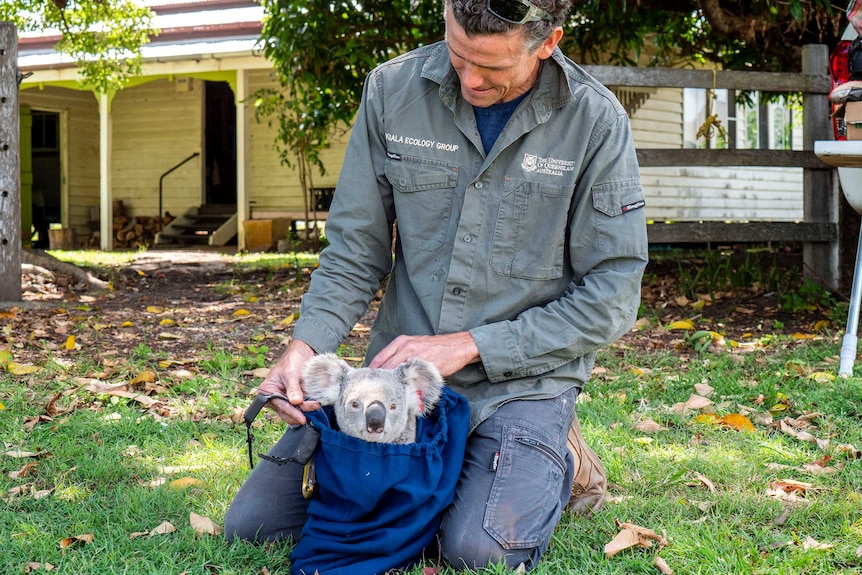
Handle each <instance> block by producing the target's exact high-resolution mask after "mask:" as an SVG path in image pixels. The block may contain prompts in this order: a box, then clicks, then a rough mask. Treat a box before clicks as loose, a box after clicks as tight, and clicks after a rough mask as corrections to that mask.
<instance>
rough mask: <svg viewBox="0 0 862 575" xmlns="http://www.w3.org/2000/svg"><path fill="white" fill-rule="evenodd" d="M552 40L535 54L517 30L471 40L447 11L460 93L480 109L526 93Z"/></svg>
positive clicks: (450, 49) (450, 40) (449, 36)
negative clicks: (530, 50)
mask: <svg viewBox="0 0 862 575" xmlns="http://www.w3.org/2000/svg"><path fill="white" fill-rule="evenodd" d="M560 35H562V34H560ZM555 37H556V34H555V35H553V36H552V38H551V39H550V40H549V41H547V42H545V44H543V45H542V46H541V47H540V48H539V49H538V50H537V51H535V52H529V51H528V50H527V46H526V40H525V36H524V32H523V30H521V29H520V28H514V29H513V30H509V31H508V32H506V33H504V34H483V35H481V36H473V37H472V38H471V37H468V36H467V34H466V32H464V29H463V28H462V27H461V25H460V24H458V22H457V21H456V20H455V18H454V16H452V14H451V10H448V9H447V10H446V45H447V46H448V48H449V57H450V58H451V60H452V66H453V67H454V68H455V72H456V73H457V74H458V78H460V79H461V94H462V95H463V96H464V99H465V100H467V102H469V103H470V104H472V105H473V106H476V107H479V108H487V107H488V106H490V105H492V104H498V103H500V102H508V101H511V100H514V99H515V98H517V97H518V96H520V95H521V94H524V93H526V92H527V91H529V90H530V89H531V88H532V87H533V84H534V83H535V82H536V76H537V75H538V73H539V63H540V60H543V59H545V58H547V57H548V56H550V55H551V52H553V49H554V46H556V44H557V40H558V38H556V39H555Z"/></svg>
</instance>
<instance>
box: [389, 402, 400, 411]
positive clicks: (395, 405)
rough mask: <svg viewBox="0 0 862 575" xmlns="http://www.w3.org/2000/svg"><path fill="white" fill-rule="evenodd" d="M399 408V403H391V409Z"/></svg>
mask: <svg viewBox="0 0 862 575" xmlns="http://www.w3.org/2000/svg"><path fill="white" fill-rule="evenodd" d="M397 410H398V404H397V403H392V404H390V405H389V411H397Z"/></svg>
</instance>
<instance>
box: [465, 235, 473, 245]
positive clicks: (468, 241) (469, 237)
mask: <svg viewBox="0 0 862 575" xmlns="http://www.w3.org/2000/svg"><path fill="white" fill-rule="evenodd" d="M472 241H473V236H471V235H470V234H467V235H465V236H464V243H465V244H469V243H470V242H472Z"/></svg>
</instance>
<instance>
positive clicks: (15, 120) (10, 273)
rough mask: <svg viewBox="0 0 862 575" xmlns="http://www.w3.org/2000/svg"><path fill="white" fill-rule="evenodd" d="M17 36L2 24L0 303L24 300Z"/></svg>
mask: <svg viewBox="0 0 862 575" xmlns="http://www.w3.org/2000/svg"><path fill="white" fill-rule="evenodd" d="M19 131H20V119H19V115H18V33H17V31H16V30H15V26H14V25H13V24H12V23H10V22H0V302H4V301H7V302H8V301H20V300H21V165H20V149H19V139H20V134H19Z"/></svg>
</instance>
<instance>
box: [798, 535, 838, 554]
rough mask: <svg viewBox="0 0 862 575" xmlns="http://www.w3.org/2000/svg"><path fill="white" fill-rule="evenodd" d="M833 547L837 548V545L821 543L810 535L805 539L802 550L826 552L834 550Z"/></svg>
mask: <svg viewBox="0 0 862 575" xmlns="http://www.w3.org/2000/svg"><path fill="white" fill-rule="evenodd" d="M833 547H835V545H830V544H828V543H820V542H819V541H817V540H816V539H814V538H813V537H811V536H810V535H809V536H808V537H806V538H805V541H803V542H802V548H803V549H805V550H806V551H811V550H815V549H816V550H824V551H825V550H827V549H832V548H833Z"/></svg>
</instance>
